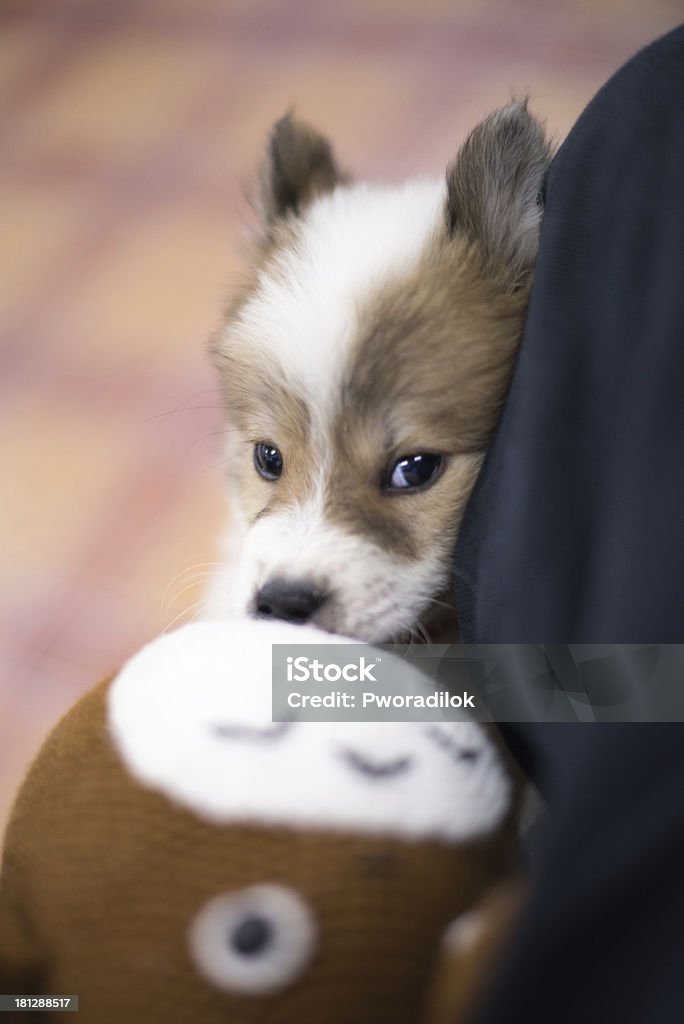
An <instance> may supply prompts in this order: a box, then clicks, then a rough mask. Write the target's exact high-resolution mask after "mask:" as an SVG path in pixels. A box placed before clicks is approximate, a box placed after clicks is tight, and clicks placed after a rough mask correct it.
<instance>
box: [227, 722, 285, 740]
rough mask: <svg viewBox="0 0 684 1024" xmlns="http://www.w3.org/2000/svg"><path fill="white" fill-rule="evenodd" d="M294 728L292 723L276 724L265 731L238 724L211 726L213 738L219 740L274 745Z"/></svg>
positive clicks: (264, 729) (267, 727)
mask: <svg viewBox="0 0 684 1024" xmlns="http://www.w3.org/2000/svg"><path fill="white" fill-rule="evenodd" d="M291 728H292V722H276V723H275V724H274V725H268V726H266V727H265V728H263V729H258V728H256V727H254V726H249V725H238V724H237V723H235V724H232V723H225V724H224V723H221V722H212V723H211V724H210V726H209V729H210V731H211V734H212V736H214V738H215V739H218V740H240V741H243V742H244V741H245V740H246V741H247V742H250V743H273V742H275V741H276V740H279V739H282V737H283V736H284V735H285V733H286V732H288V730H289V729H291Z"/></svg>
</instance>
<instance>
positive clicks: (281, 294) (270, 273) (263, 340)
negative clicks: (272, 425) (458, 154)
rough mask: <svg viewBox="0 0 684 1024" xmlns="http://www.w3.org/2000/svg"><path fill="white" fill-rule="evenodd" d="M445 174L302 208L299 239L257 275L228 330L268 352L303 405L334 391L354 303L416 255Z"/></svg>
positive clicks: (321, 404)
mask: <svg viewBox="0 0 684 1024" xmlns="http://www.w3.org/2000/svg"><path fill="white" fill-rule="evenodd" d="M445 201H446V183H445V181H444V179H440V180H436V181H431V180H423V181H412V182H408V183H406V184H403V185H399V186H395V187H388V186H379V185H366V184H359V185H352V186H349V187H340V188H337V189H335V191H334V192H332V193H330V194H328V195H325V196H322V197H321V198H320V199H318V200H317V201H316V202H315V203H313V204H312V206H311V207H310V208H309V209H308V210H306V211H305V213H304V215H303V217H302V221H301V227H300V229H299V234H298V236H297V243H296V246H295V247H291V248H287V249H284V250H282V251H281V252H279V253H278V254H277V256H276V263H275V266H274V265H273V264H268V265H267V267H266V269H265V270H264V271H263V272H262V274H261V276H260V279H259V285H258V287H257V290H256V292H255V294H254V295H253V297H252V298H251V299H250V300H249V301H248V302H247V303H246V304H245V306H244V307H243V309H242V310H241V311H240V314H239V317H238V320H237V324H232V325H231V328H230V329H231V331H234V330H241V331H244V332H246V334H247V336H248V337H249V339H250V342H251V343H252V344H253V345H254V346H255V349H256V351H257V352H259V351H261V352H262V353H264V354H265V355H270V356H272V357H274V358H275V359H276V360H277V361H278V362H279V364H280V366H281V367H282V368H283V370H284V372H286V373H288V374H290V375H291V378H292V380H293V381H294V382H296V384H297V386H298V387H299V388H300V389H301V390H302V391H303V392H304V394H305V395H306V397H307V401H308V402H309V404H310V408H311V409H312V410H313V411H314V412H315V410H316V409H325V408H326V407H327V405H328V403H329V401H330V398H331V396H337V394H338V384H339V376H340V373H341V371H342V369H343V367H344V365H345V357H346V355H347V353H348V351H349V347H350V345H351V344H352V343H353V341H354V339H355V337H356V328H357V326H358V313H359V304H360V303H361V302H362V301H363V299H365V298H366V297H367V296H368V295H369V294H372V293H373V291H375V290H376V289H378V288H379V287H382V286H383V285H384V284H385V283H387V282H392V281H395V280H396V279H397V278H398V277H400V276H401V275H402V274H405V273H407V272H409V271H410V270H411V269H412V268H413V267H414V266H415V265H416V263H417V262H418V260H419V258H420V256H421V254H422V252H423V251H424V250H425V247H426V246H427V245H428V243H429V241H430V239H431V238H432V237H433V235H434V234H435V233H436V232H437V230H438V228H439V227H440V225H441V224H442V221H443V218H444V204H445Z"/></svg>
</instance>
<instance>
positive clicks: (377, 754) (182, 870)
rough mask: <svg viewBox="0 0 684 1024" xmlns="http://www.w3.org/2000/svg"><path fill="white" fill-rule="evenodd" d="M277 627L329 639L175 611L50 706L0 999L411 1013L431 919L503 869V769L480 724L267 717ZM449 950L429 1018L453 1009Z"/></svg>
mask: <svg viewBox="0 0 684 1024" xmlns="http://www.w3.org/2000/svg"><path fill="white" fill-rule="evenodd" d="M334 641H335V642H336V643H339V642H341V641H340V638H339V637H336V638H334ZM292 642H297V643H313V642H315V643H321V642H324V641H323V640H322V637H321V634H319V633H317V632H316V631H314V630H313V629H308V628H305V627H294V626H287V625H285V624H279V623H275V624H274V623H266V622H255V621H249V622H242V621H241V622H234V623H232V624H229V623H222V624H219V623H199V624H195V625H192V626H186V627H184V628H182V629H180V630H178V631H177V632H175V633H172V634H169V635H167V636H165V637H162V638H160V639H159V640H157V641H156V642H154V643H153V644H150V645H149V646H148V647H146V648H144V649H143V650H142V651H141V652H140V653H139V654H138V655H137V656H136V657H134V658H133V659H132V660H131V661H130V662H129V663H128V664H127V665H126V666H125V667H124V669H123V670H122V671H121V672H120V673H119V675H118V676H117V677H115V678H114V680H113V681H110V682H107V683H104V684H102V685H100V686H98V687H97V688H96V689H94V690H92V691H91V692H90V693H89V694H88V695H87V696H86V697H85V698H83V699H82V700H81V701H80V702H79V703H78V704H77V705H76V706H75V707H74V708H73V709H72V710H71V711H70V712H69V713H68V714H67V715H66V717H65V718H64V719H63V720H62V721H61V722H60V723H59V725H58V726H57V727H56V728H55V730H54V731H53V732H52V734H51V735H50V736H49V738H48V739H47V741H46V743H45V744H44V746H43V748H42V750H41V751H40V753H39V754H38V756H37V758H36V760H35V762H34V764H33V766H32V768H31V770H30V772H29V774H28V777H27V779H26V781H25V782H24V785H23V787H22V789H21V791H20V793H19V796H18V799H17V801H16V804H15V807H14V811H13V814H12V817H11V820H10V824H9V827H8V831H7V835H6V842H5V850H4V860H3V867H2V875H1V876H0V992H3V993H31V994H39V993H49V994H60V993H72V994H78V996H79V1000H80V1017H79V1019H80V1020H81V1021H82V1022H83V1024H86V1022H88V1024H90V1022H92V1024H124V1022H130V1024H185V1022H188V1024H190V1022H192V1024H196V1022H199V1024H252V1022H268V1024H336V1022H340V1024H343V1022H344V1024H417V1022H419V1021H421V1020H426V1019H427V1018H426V1016H425V1014H426V1012H427V1010H426V1007H427V1006H428V1003H429V1000H428V994H429V988H430V982H431V978H432V975H433V973H434V972H435V969H436V965H437V962H438V953H439V949H440V941H441V938H442V936H443V934H444V932H445V930H446V929H447V926H448V925H449V924H450V922H452V921H453V920H454V919H455V918H457V917H459V915H462V914H464V913H465V912H466V911H471V912H472V910H473V908H475V907H476V906H477V905H478V903H479V902H480V901H481V900H482V899H483V898H484V897H485V896H486V894H487V892H488V891H490V890H491V887H492V886H493V885H494V884H495V883H496V881H497V880H498V879H500V878H501V877H502V875H504V874H505V873H506V872H507V871H508V869H509V867H510V863H511V856H512V852H513V847H514V834H515V829H514V821H513V818H514V805H515V803H516V800H515V798H514V790H515V786H514V784H513V782H512V780H511V778H510V775H509V773H508V771H507V768H506V766H505V764H504V762H503V760H502V758H501V756H500V754H499V752H498V751H497V749H496V746H495V744H494V743H493V741H492V739H491V738H490V736H489V734H488V733H487V732H486V731H485V730H484V729H483V728H482V727H481V726H479V725H477V724H474V723H448V722H445V723H432V724H426V723H423V724H418V723H408V724H407V723H390V722H380V723H328V722H326V723H307V722H296V723H293V724H274V723H273V722H272V721H271V693H270V678H271V663H270V645H271V643H292ZM464 920H466V919H464ZM467 920H471V918H468V919H467ZM461 945H462V944H461ZM466 945H468V944H466ZM469 946H470V963H469V966H468V968H467V971H465V972H464V984H466V985H467V988H468V991H469V990H470V988H471V987H472V985H473V982H472V978H473V976H477V974H478V971H477V968H475V971H474V972H473V965H472V959H473V957H472V949H473V948H474V947H473V944H472V943H470V944H469ZM452 948H453V949H455V950H456V952H457V953H458V943H457V944H456V945H455V946H453V944H452ZM476 959H477V958H476ZM454 963H455V971H456V974H455V975H454V976H455V977H456V979H457V983H456V985H454V984H453V977H452V981H451V982H450V984H449V985H446V986H445V985H444V982H443V980H442V981H441V982H440V992H447V993H448V996H447V997H446V998H447V1002H446V1003H445V1000H444V998H443V997H442V996H441V995H440V996H438V997H437V996H436V997H433V999H432V1002H431V1003H430V1005H431V1006H432V1011H430V1012H432V1013H433V1016H432V1017H431V1018H430V1019H431V1020H432V1019H434V1020H438V1019H439V1020H440V1021H441V1020H444V1021H446V1020H450V1019H452V1018H451V1016H450V1009H449V1007H450V1006H453V1007H457V1006H458V1007H459V1008H460V1007H461V1006H462V1005H463V1002H464V1000H463V991H459V990H458V989H459V986H458V978H457V974H458V956H457V955H456V954H454ZM466 975H467V978H466V977H465V976H466ZM454 993H455V994H454ZM17 1017H18V1015H17ZM8 1019H12V1018H8ZM21 1019H22V1020H28V1019H29V1016H28V1014H23V1015H22V1018H21ZM36 1019H38V1020H42V1021H48V1020H50V1019H52V1016H51V1014H50V1013H45V1012H43V1013H41V1014H40V1016H39V1017H37V1018H36ZM453 1019H454V1020H456V1019H457V1018H453ZM458 1019H462V1016H461V1014H460V1012H459V1016H458Z"/></svg>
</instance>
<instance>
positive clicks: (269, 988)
mask: <svg viewBox="0 0 684 1024" xmlns="http://www.w3.org/2000/svg"><path fill="white" fill-rule="evenodd" d="M188 937H189V945H190V954H191V956H192V959H193V961H194V963H195V965H196V967H197V969H198V970H199V971H200V973H201V974H202V975H203V976H204V977H205V978H206V979H207V981H209V982H211V983H212V984H214V985H216V986H218V987H219V988H221V989H225V990H227V991H229V992H241V993H243V994H245V995H254V996H258V995H266V994H268V993H271V992H276V991H278V990H279V989H282V988H286V987H287V986H288V985H290V984H291V983H292V982H294V981H295V980H296V979H297V978H298V977H299V976H300V975H301V974H302V973H303V971H304V969H305V968H306V967H307V965H308V963H309V961H310V960H311V957H312V955H313V953H314V949H315V945H316V925H315V922H314V918H313V915H312V913H311V911H310V910H309V907H308V906H307V905H306V903H305V902H304V901H303V900H302V899H301V897H300V896H298V895H297V893H295V892H293V891H292V890H291V889H286V888H285V887H284V886H281V885H252V886H249V887H248V888H246V889H241V890H239V891H238V892H233V893H225V894H223V895H221V896H216V897H214V899H211V900H209V901H208V903H205V904H204V906H203V907H201V908H200V910H199V911H198V912H197V914H196V915H195V917H194V919H193V921H192V923H191V925H190V931H189V936H188Z"/></svg>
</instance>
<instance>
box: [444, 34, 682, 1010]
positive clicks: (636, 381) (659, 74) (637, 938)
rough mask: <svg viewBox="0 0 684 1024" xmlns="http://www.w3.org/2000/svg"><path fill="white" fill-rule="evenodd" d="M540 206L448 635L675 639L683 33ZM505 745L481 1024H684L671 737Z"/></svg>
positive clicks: (562, 733) (678, 730)
mask: <svg viewBox="0 0 684 1024" xmlns="http://www.w3.org/2000/svg"><path fill="white" fill-rule="evenodd" d="M545 201H546V208H545V215H544V223H543V228H542V236H541V244H540V253H539V259H538V263H537V271H536V275H535V284H534V288H533V294H532V299H531V303H530V309H529V314H528V319H527V324H526V329H525V334H524V338H523V343H522V346H521V350H520V357H519V360H518V364H517V367H516V372H515V375H514V379H513V382H512V386H511V390H510V393H509V397H508V400H507V403H506V406H505V409H504V412H503V415H502V419H501V422H500V425H499V429H498V431H497V434H496V437H495V439H494V443H493V446H492V449H491V451H490V454H489V456H488V458H487V460H486V463H485V466H484V469H483V471H482V474H481V476H480V479H479V481H478V485H477V487H476V489H475V492H474V494H473V497H472V500H471V502H470V504H469V508H468V510H467V514H466V518H465V520H464V524H463V527H462V530H461V537H460V541H459V549H458V552H457V579H458V584H457V603H458V607H459V615H460V621H461V629H462V639H463V640H464V641H467V642H475V643H505V642H511V643H566V642H570V643H677V642H681V641H684V27H682V28H679V29H677V30H675V31H674V32H672V33H670V34H669V35H668V36H666V37H664V38H663V39H661V40H658V41H657V42H656V43H654V44H653V45H652V46H650V47H648V48H647V49H646V50H644V51H642V52H641V53H640V54H638V55H637V56H636V57H635V58H633V59H632V60H631V61H630V62H629V63H628V64H627V65H625V67H623V68H622V69H621V70H620V71H619V72H618V73H617V74H616V75H615V76H614V77H613V78H612V79H611V81H610V82H609V83H608V84H607V85H606V86H605V87H604V88H603V89H602V90H601V91H600V92H599V93H598V95H597V96H596V97H595V98H594V100H593V101H592V102H591V104H590V105H589V107H588V108H587V110H586V111H585V112H584V113H583V115H582V116H581V118H580V119H579V121H578V122H577V124H576V126H575V128H574V129H573V131H572V132H571V133H570V135H569V136H568V138H567V140H566V141H565V143H564V144H563V146H562V147H561V149H560V151H559V152H558V154H557V156H556V158H555V160H554V162H553V164H552V166H551V169H550V171H549V174H548V178H547V184H546V199H545ZM682 685H684V681H683V684H682ZM508 734H509V737H510V739H511V743H512V745H513V746H514V748H515V749H516V751H517V753H518V754H519V756H520V757H521V759H522V760H523V761H524V762H525V763H526V764H527V765H528V766H529V767H530V769H531V770H532V772H533V774H534V775H535V776H536V778H537V779H538V780H539V781H540V783H541V785H542V787H543V788H544V790H545V793H546V795H547V798H548V803H549V810H548V814H547V819H546V822H545V825H544V828H543V830H542V837H541V841H540V847H539V849H538V851H537V858H536V860H535V864H536V869H535V877H534V879H533V889H532V896H531V900H530V903H529V906H528V908H527V911H526V913H525V915H524V918H523V921H522V923H521V926H520V929H519V932H518V935H517V938H516V941H515V943H514V945H513V948H512V950H511V953H510V956H509V959H508V961H507V963H506V965H505V967H504V970H503V972H502V974H501V975H500V977H499V979H498V982H497V985H496V988H495V990H494V991H493V992H492V994H491V999H490V1002H489V1005H488V1007H487V1009H486V1011H485V1013H484V1015H483V1018H482V1020H483V1024H485V1022H486V1024H499V1022H503V1021H506V1024H515V1022H517V1021H523V1020H524V1021H525V1022H528V1024H529V1022H535V1021H544V1022H545V1024H547V1022H551V1021H553V1022H554V1024H563V1022H566V1021H567V1022H570V1021H572V1022H578V1021H582V1022H583V1024H588V1022H594V1021H596V1022H599V1021H600V1022H601V1024H609V1022H620V1024H629V1022H632V1021H634V1022H644V1024H660V1022H668V1024H670V1022H675V1021H681V1020H684V729H683V728H682V727H681V726H679V725H674V724H672V725H659V726H653V725H558V726H553V725H537V726H535V725H528V726H516V727H509V731H508Z"/></svg>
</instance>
